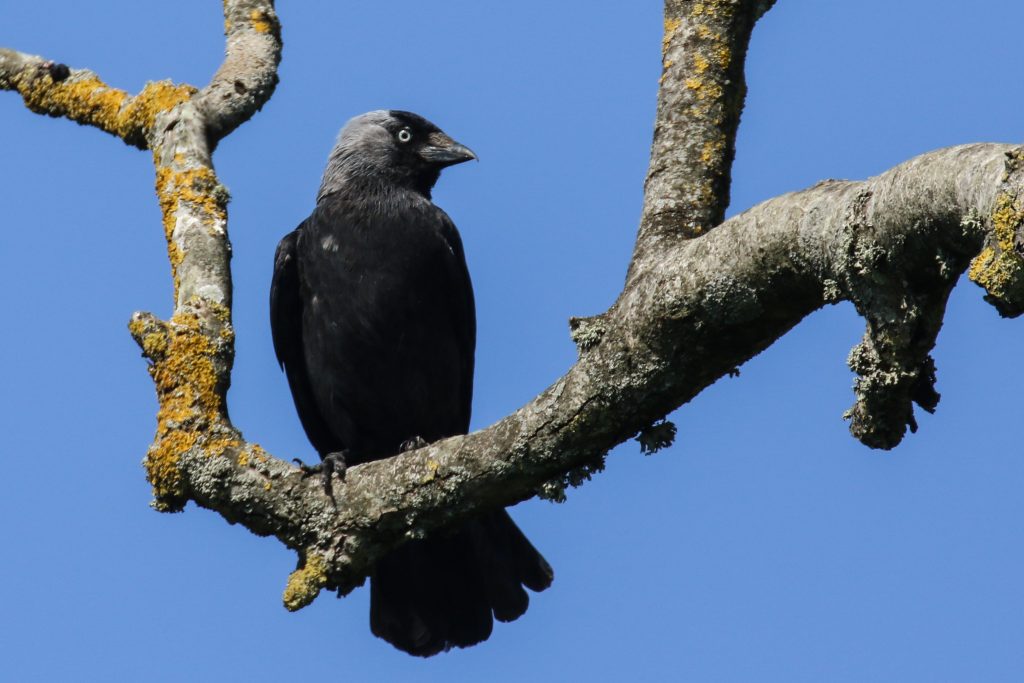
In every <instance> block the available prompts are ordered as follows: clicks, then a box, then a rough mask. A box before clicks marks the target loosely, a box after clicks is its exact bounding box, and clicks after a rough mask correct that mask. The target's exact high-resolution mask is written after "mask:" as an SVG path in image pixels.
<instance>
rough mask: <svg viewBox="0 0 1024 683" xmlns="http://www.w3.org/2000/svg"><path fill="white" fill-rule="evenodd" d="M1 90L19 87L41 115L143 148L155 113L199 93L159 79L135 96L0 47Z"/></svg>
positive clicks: (94, 78)
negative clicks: (100, 131)
mask: <svg viewBox="0 0 1024 683" xmlns="http://www.w3.org/2000/svg"><path fill="white" fill-rule="evenodd" d="M0 90H16V91H18V93H20V94H21V97H22V99H23V100H24V101H25V106H27V107H28V108H29V109H31V110H32V111H34V112H36V113H37V114H46V115H47V116H63V117H67V118H69V119H71V120H72V121H75V122H76V123H80V124H82V125H88V126H95V127H96V128H99V129H100V130H104V131H106V132H108V133H110V134H111V135H115V136H117V137H119V138H121V139H122V140H124V141H125V142H126V143H127V144H129V145H132V146H134V147H138V148H139V149H146V148H147V145H148V143H147V136H148V135H149V133H150V131H151V130H152V129H153V125H154V122H155V121H156V117H157V115H158V114H160V113H161V112H164V111H167V110H169V109H172V108H173V107H175V106H177V105H178V104H181V103H182V102H185V101H186V100H188V99H189V98H190V97H192V95H193V94H194V93H195V92H196V89H195V88H193V87H192V86H189V85H174V84H173V83H171V82H170V81H157V82H150V83H147V84H146V87H145V88H143V90H142V92H140V93H139V94H138V95H135V96H132V95H129V94H128V93H126V92H125V91H123V90H118V89H117V88H111V87H110V86H108V85H107V84H106V83H104V82H103V81H102V80H100V78H99V77H98V76H97V75H96V74H95V73H93V72H92V71H89V70H87V69H71V68H69V67H67V66H66V65H64V64H60V63H57V62H53V61H50V60H45V59H43V58H42V57H37V56H35V55H27V54H24V53H22V52H17V51H16V50H10V49H7V48H0Z"/></svg>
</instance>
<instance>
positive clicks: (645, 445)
mask: <svg viewBox="0 0 1024 683" xmlns="http://www.w3.org/2000/svg"><path fill="white" fill-rule="evenodd" d="M636 440H637V441H639V442H640V452H641V453H643V454H644V455H653V454H655V453H657V452H658V451H660V450H662V449H663V448H668V447H669V446H671V445H672V443H673V442H674V441H675V440H676V426H675V424H674V423H673V422H671V421H670V420H667V419H665V418H662V419H661V420H658V421H657V422H655V423H654V424H652V425H649V426H647V427H644V428H643V429H641V430H640V432H639V433H638V434H637V435H636Z"/></svg>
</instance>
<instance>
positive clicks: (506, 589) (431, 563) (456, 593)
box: [370, 510, 553, 657]
mask: <svg viewBox="0 0 1024 683" xmlns="http://www.w3.org/2000/svg"><path fill="white" fill-rule="evenodd" d="M552 578H553V573H552V571H551V567H550V565H548V563H547V561H545V560H544V558H543V557H542V556H541V555H540V553H538V552H537V550H536V549H535V548H534V547H533V545H532V544H531V543H530V542H529V540H527V538H526V536H525V535H523V532H522V531H520V530H519V527H517V526H516V525H515V522H513V521H512V519H511V518H510V517H509V516H508V513H506V512H505V511H504V510H499V511H497V512H493V513H489V514H486V515H483V516H481V517H479V518H477V519H474V520H471V521H470V522H467V523H466V524H465V525H464V526H462V527H460V528H459V529H458V530H456V531H455V532H454V533H451V532H449V533H444V532H442V533H441V534H438V535H436V536H433V537H431V538H428V539H423V540H416V541H409V542H407V543H405V544H403V545H402V546H400V547H398V548H396V549H395V550H394V551H392V552H391V553H390V554H389V555H388V556H387V557H385V558H383V559H382V560H381V561H380V562H379V563H378V564H377V567H376V568H375V569H374V572H373V574H372V575H371V577H370V629H371V630H372V631H373V634H374V635H376V636H378V637H380V638H383V639H384V640H386V641H388V642H389V643H391V644H392V645H394V646H395V647H397V648H398V649H400V650H403V651H405V652H408V653H410V654H413V655H417V656H420V657H429V656H431V655H435V654H437V653H438V652H442V651H444V650H448V649H450V648H452V647H468V646H470V645H475V644H477V643H479V642H482V641H484V640H486V639H487V638H488V637H489V636H490V635H491V630H492V628H493V619H494V618H496V619H498V620H499V621H512V620H514V619H517V618H518V617H520V616H522V614H523V613H524V612H526V608H527V606H528V605H529V597H528V596H527V594H526V591H525V590H523V586H524V585H525V586H526V587H528V588H530V589H531V590H535V591H540V590H544V589H545V588H547V587H548V586H550V585H551V580H552Z"/></svg>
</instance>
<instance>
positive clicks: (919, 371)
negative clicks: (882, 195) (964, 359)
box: [834, 192, 966, 449]
mask: <svg viewBox="0 0 1024 683" xmlns="http://www.w3.org/2000/svg"><path fill="white" fill-rule="evenodd" d="M871 201H872V196H871V193H870V192H862V193H860V194H859V195H858V196H857V197H856V198H855V199H854V201H853V202H852V204H851V208H850V210H849V213H848V215H847V217H846V220H845V221H844V226H843V230H844V233H843V244H844V249H843V253H842V254H840V256H839V257H838V259H837V261H838V262H837V263H836V271H837V273H836V275H837V276H838V279H839V280H841V285H839V286H841V288H842V289H843V290H844V292H845V294H846V296H847V297H848V298H849V299H850V301H852V302H853V304H854V306H855V307H856V308H857V312H858V313H860V314H861V315H862V316H863V317H864V319H865V321H866V330H865V333H864V338H863V340H862V341H861V342H860V344H858V345H857V346H855V347H854V348H853V350H852V351H851V352H850V356H849V358H848V360H847V363H848V365H849V366H850V369H851V370H853V371H854V372H856V373H857V375H858V377H857V379H856V380H855V381H854V393H855V395H856V398H857V401H856V403H855V404H854V405H853V407H851V408H850V409H849V410H848V411H847V412H846V413H845V415H844V417H845V418H847V419H849V420H850V432H851V433H852V434H853V435H854V437H856V438H857V439H858V440H860V441H861V442H862V443H864V444H865V445H866V446H869V447H871V448H883V449H890V448H893V447H895V446H896V445H897V444H899V442H900V441H901V440H902V439H903V436H904V434H905V433H906V430H907V427H909V428H910V430H911V431H912V432H913V431H916V430H917V422H916V420H915V419H914V407H913V405H914V404H915V403H916V404H917V405H918V406H920V407H921V408H923V409H924V410H926V411H928V412H934V411H935V408H936V406H937V405H938V402H939V394H938V393H937V392H936V391H935V364H934V361H933V359H932V357H931V356H930V355H929V352H930V351H931V349H932V348H933V347H934V346H935V338H936V336H937V335H938V332H939V328H940V327H941V326H942V317H943V314H944V313H945V309H946V301H947V300H948V298H949V294H950V292H951V291H952V289H953V285H954V284H955V283H956V279H957V278H958V277H959V274H960V273H961V272H962V270H963V265H965V264H966V261H965V259H964V258H963V257H960V256H959V255H957V254H954V253H951V252H947V251H944V250H943V248H942V247H938V248H937V251H935V252H932V253H930V254H929V253H922V252H920V251H918V250H914V249H911V248H908V245H907V243H906V240H905V239H904V238H902V237H897V238H887V237H886V235H889V234H891V233H889V232H887V231H885V230H877V229H876V227H875V226H874V225H873V224H872V222H871V220H870V215H871V214H870V204H871ZM961 264H963V265H961ZM834 284H838V283H834Z"/></svg>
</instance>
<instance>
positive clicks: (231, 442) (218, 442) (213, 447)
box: [203, 436, 245, 465]
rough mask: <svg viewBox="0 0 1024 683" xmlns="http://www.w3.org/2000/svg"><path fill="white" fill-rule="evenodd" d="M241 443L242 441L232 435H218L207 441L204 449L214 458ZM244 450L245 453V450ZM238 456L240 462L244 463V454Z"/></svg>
mask: <svg viewBox="0 0 1024 683" xmlns="http://www.w3.org/2000/svg"><path fill="white" fill-rule="evenodd" d="M241 445H242V442H241V441H239V440H238V439H236V438H234V437H232V436H217V437H214V438H212V439H210V440H209V441H207V442H206V443H205V444H204V446H203V449H204V451H205V453H206V455H207V456H209V457H211V458H213V457H218V456H221V455H224V451H226V450H228V449H229V448H238V447H239V446H241ZM242 452H243V453H244V452H245V451H242ZM238 458H239V463H238V464H240V465H241V464H243V463H242V462H241V459H242V456H241V455H239V456H238Z"/></svg>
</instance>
